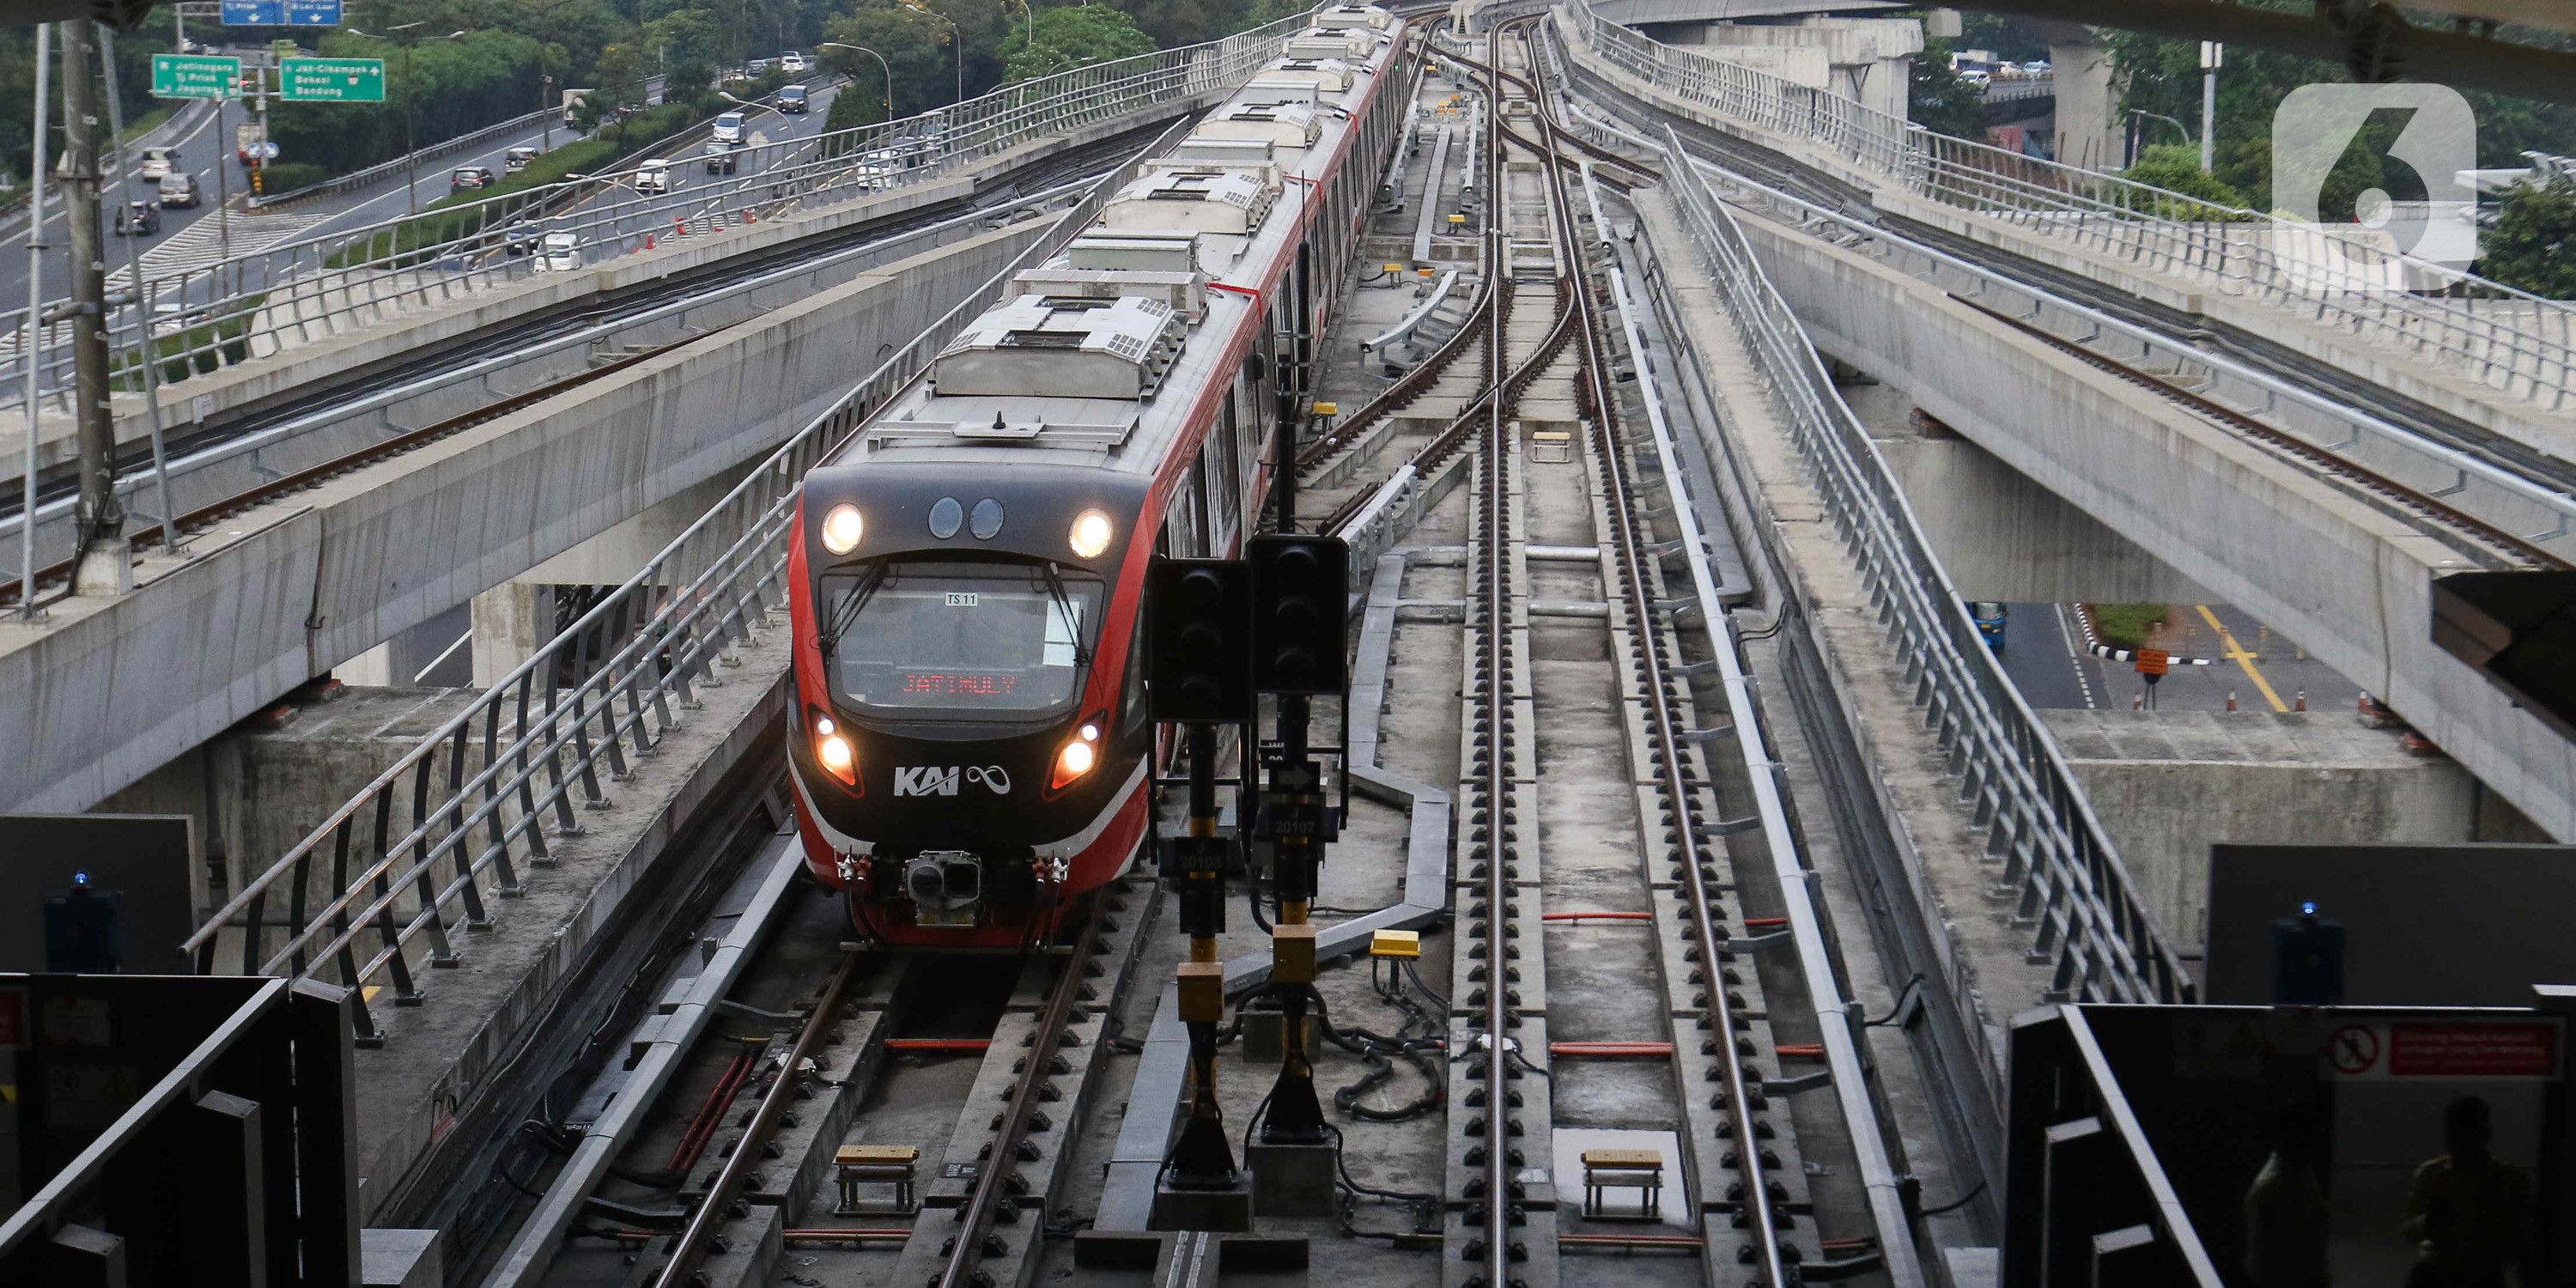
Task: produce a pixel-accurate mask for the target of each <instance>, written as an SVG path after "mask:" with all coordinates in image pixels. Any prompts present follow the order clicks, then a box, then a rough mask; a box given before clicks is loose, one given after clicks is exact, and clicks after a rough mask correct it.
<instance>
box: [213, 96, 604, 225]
mask: <svg viewBox="0 0 2576 1288" xmlns="http://www.w3.org/2000/svg"><path fill="white" fill-rule="evenodd" d="M558 110H559V109H552V108H543V107H541V108H538V109H537V110H536V111H533V112H523V113H521V114H519V115H517V116H513V117H511V118H510V119H508V120H506V121H494V122H492V123H491V124H490V125H486V126H483V127H481V128H479V129H475V130H472V131H469V132H467V133H464V134H459V135H457V136H456V137H454V138H450V139H441V140H439V141H438V142H436V143H432V144H430V145H429V146H427V147H424V148H422V149H420V150H419V151H416V152H413V153H411V154H410V155H408V156H398V157H395V158H394V159H392V160H390V161H379V162H377V163H375V164H374V165H371V166H368V167H366V168H365V169H363V170H352V171H350V172H349V173H347V174H342V175H334V176H332V177H331V178H328V179H324V180H323V181H321V182H320V183H308V184H306V185H304V186H303V187H301V188H293V189H289V190H287V191H285V192H280V193H273V194H268V195H264V196H256V197H252V198H249V199H248V200H247V201H245V202H244V203H243V204H244V205H247V206H249V207H250V208H251V209H253V210H273V209H276V208H277V207H279V206H283V205H287V204H289V203H291V202H297V201H306V200H310V199H312V198H314V197H327V196H329V195H331V194H332V193H335V192H347V191H349V190H350V189H352V188H363V187H366V186H367V185H369V184H372V183H374V182H375V181H376V180H378V179H383V178H386V177H389V176H392V175H397V174H401V173H403V172H404V171H405V170H406V169H408V168H410V167H412V166H414V165H417V164H419V163H420V162H423V161H434V160H436V159H438V158H440V157H443V156H449V155H452V154H454V153H456V152H457V151H459V150H461V149H464V148H469V147H472V146H474V145H475V144H477V143H486V142H489V141H491V140H492V139H493V138H495V137H497V136H499V135H503V134H508V133H510V132H512V131H514V130H524V129H526V128H528V127H529V126H531V125H534V124H536V123H537V122H539V121H542V120H544V119H545V118H547V117H549V116H553V115H555V114H556V112H557V111H558ZM565 133H567V134H570V133H572V131H571V129H570V127H566V129H565Z"/></svg>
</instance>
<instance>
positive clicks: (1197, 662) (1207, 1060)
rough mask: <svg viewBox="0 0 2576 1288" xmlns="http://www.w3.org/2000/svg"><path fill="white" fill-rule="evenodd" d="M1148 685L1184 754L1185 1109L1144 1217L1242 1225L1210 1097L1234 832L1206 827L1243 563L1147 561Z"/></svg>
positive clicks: (1248, 690)
mask: <svg viewBox="0 0 2576 1288" xmlns="http://www.w3.org/2000/svg"><path fill="white" fill-rule="evenodd" d="M1145 602H1146V605H1147V609H1146V611H1147V613H1148V614H1149V616H1150V617H1151V621H1150V622H1149V623H1148V634H1147V636H1146V642H1147V645H1148V653H1147V656H1146V671H1147V688H1146V691H1147V693H1148V695H1149V697H1150V701H1151V703H1152V714H1153V717H1154V719H1155V720H1156V721H1157V722H1160V723H1164V724H1177V725H1180V726H1182V728H1183V730H1184V733H1183V738H1184V741H1185V744H1186V746H1187V748H1188V752H1189V762H1190V780H1189V802H1190V809H1189V827H1188V833H1187V834H1186V835H1183V836H1175V837H1167V838H1164V839H1163V841H1162V847H1163V848H1162V854H1161V858H1162V866H1163V879H1164V880H1166V881H1168V882H1171V883H1172V885H1173V887H1174V888H1175V890H1176V891H1177V892H1178V894H1179V896H1180V900H1179V901H1180V921H1181V933H1182V934H1185V935H1187V936H1189V940H1190V955H1189V960H1187V961H1185V962H1182V963H1181V965H1180V969H1179V979H1178V988H1179V1000H1180V1007H1179V1009H1180V1015H1181V1022H1182V1024H1183V1025H1184V1026H1186V1027H1187V1028H1188V1030H1189V1035H1190V1113H1189V1120H1188V1121H1187V1122H1186V1123H1185V1124H1183V1126H1182V1128H1181V1134H1180V1138H1179V1139H1177V1140H1175V1141H1174V1142H1173V1143H1172V1147H1171V1152H1170V1153H1169V1154H1168V1155H1166V1156H1165V1158H1164V1160H1163V1172H1162V1179H1161V1180H1160V1181H1158V1182H1157V1184H1156V1186H1155V1194H1154V1214H1153V1224H1154V1225H1155V1227H1156V1228H1159V1229H1166V1230H1174V1229H1177V1230H1246V1229H1250V1228H1251V1225H1252V1191H1251V1186H1250V1184H1249V1183H1248V1181H1247V1179H1246V1178H1245V1177H1244V1175H1243V1174H1242V1173H1241V1172H1238V1171H1237V1170H1236V1169H1235V1166H1234V1147H1233V1145H1232V1144H1231V1143H1229V1142H1228V1141H1227V1140H1226V1135H1225V1115H1224V1111H1223V1110H1222V1109H1220V1108H1219V1107H1218V1105H1217V1098H1216V1028H1217V1025H1218V1024H1220V1023H1222V1022H1223V1021H1224V1019H1225V963H1224V962H1222V961H1220V960H1218V958H1217V944H1216V936H1217V932H1219V931H1221V930H1223V929H1225V874H1226V871H1227V870H1228V869H1229V868H1231V867H1233V866H1234V863H1233V858H1234V839H1233V838H1232V837H1229V836H1227V835H1225V834H1224V833H1223V832H1222V831H1221V830H1220V829H1219V828H1218V826H1217V809H1216V733H1217V729H1218V727H1219V726H1221V725H1229V724H1242V723H1244V722H1245V721H1248V720H1250V719H1251V718H1252V710H1253V695H1252V668H1251V641H1250V639H1249V638H1248V635H1249V630H1248V628H1249V626H1250V624H1251V617H1252V579H1251V570H1250V569H1249V568H1248V567H1246V566H1245V565H1244V564H1242V563H1239V562H1236V561H1233V560H1226V559H1169V558H1161V557H1157V558H1156V559H1155V560H1154V565H1153V569H1152V572H1151V573H1150V574H1149V579H1148V581H1147V584H1146V601H1145Z"/></svg>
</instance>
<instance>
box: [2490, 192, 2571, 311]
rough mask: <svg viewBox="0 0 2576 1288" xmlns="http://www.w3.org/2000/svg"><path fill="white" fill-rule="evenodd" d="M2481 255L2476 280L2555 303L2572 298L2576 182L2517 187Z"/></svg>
mask: <svg viewBox="0 0 2576 1288" xmlns="http://www.w3.org/2000/svg"><path fill="white" fill-rule="evenodd" d="M2479 250H2480V251H2482V252H2483V254H2482V255H2481V257H2480V258H2479V260H2478V274H2479V275H2480V276H2482V277H2489V278H2493V279H2494V280H2496V281H2499V282H2502V283H2504V284H2505V285H2507V286H2512V287H2518V288H2520V289H2522V290H2526V291H2529V292H2531V293H2532V294H2534V295H2541V296H2546V297H2548V298H2550V299H2553V300H2567V299H2576V180H2571V179H2568V178H2566V177H2564V176H2556V177H2552V178H2550V179H2548V180H2547V181H2545V182H2542V181H2537V180H2532V179H2526V180H2524V181H2522V182H2521V183H2517V184H2515V185H2514V186H2513V187H2512V188H2511V189H2510V190H2508V191H2507V192H2506V193H2505V195H2504V206H2503V208H2502V209H2501V210H2500V211H2498V212H2497V215H2496V224H2495V227H2494V228H2492V229H2489V230H2488V231H2487V232H2486V234H2485V235H2484V236H2483V237H2482V238H2480V239H2479Z"/></svg>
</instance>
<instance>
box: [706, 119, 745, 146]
mask: <svg viewBox="0 0 2576 1288" xmlns="http://www.w3.org/2000/svg"><path fill="white" fill-rule="evenodd" d="M708 136H709V137H710V138H713V139H714V140H715V141H716V142H718V143H722V144H724V145H725V146H727V147H740V146H742V113H740V112H726V113H724V114H723V115H721V116H718V117H717V118H716V123H715V124H714V125H713V126H710V127H709V135H708Z"/></svg>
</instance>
